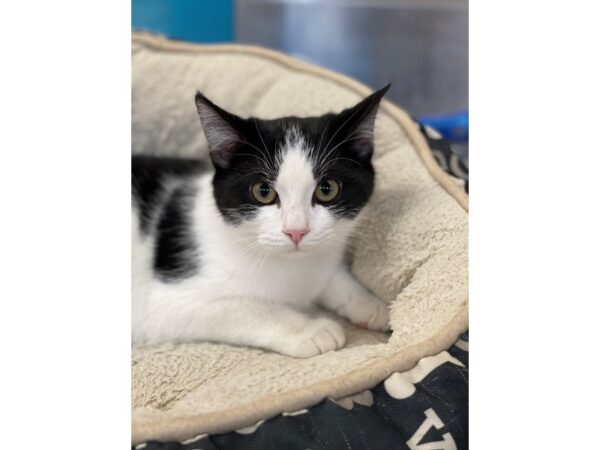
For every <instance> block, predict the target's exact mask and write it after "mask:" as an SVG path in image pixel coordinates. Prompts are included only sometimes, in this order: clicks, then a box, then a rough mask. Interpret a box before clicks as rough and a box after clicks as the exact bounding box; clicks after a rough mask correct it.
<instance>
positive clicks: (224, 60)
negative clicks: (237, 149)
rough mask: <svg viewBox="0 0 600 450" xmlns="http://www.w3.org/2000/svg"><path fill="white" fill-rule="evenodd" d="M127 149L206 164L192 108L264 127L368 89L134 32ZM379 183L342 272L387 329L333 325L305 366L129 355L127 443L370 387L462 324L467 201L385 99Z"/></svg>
mask: <svg viewBox="0 0 600 450" xmlns="http://www.w3.org/2000/svg"><path fill="white" fill-rule="evenodd" d="M132 52H133V56H132V62H133V68H132V78H133V80H132V85H133V93H132V122H133V131H132V145H133V152H134V153H146V154H162V155H172V156H197V157H206V152H207V150H206V142H205V139H204V136H203V133H202V128H201V126H200V123H199V120H198V118H197V114H196V111H195V106H194V101H193V97H194V93H195V92H196V90H200V91H202V92H203V93H205V94H206V95H207V96H208V97H209V98H211V99H212V100H214V101H215V102H216V103H217V104H219V105H221V106H223V107H224V108H226V109H228V110H230V111H232V112H234V113H236V114H239V115H246V116H248V115H253V116H257V117H261V118H266V119H268V118H275V117H278V116H284V115H300V116H301V115H318V114H322V113H325V112H328V111H339V110H341V109H343V108H345V107H347V106H350V105H352V104H354V103H356V102H357V101H358V100H359V99H361V98H362V97H364V96H366V95H367V94H369V93H370V92H371V91H370V90H369V89H368V88H366V87H365V86H363V85H361V84H360V83H358V82H356V81H353V80H351V79H349V78H347V77H344V76H342V75H339V74H337V73H334V72H331V71H328V70H325V69H322V68H318V67H315V66H311V65H308V64H305V63H302V62H299V61H298V60H295V59H292V58H289V57H287V56H284V55H282V54H280V53H277V52H273V51H269V50H266V49H262V48H256V47H249V46H240V45H217V46H200V45H193V44H187V43H180V42H172V41H167V40H165V39H162V38H159V37H155V36H150V35H145V34H134V37H133V43H132ZM373 164H374V167H375V170H376V188H375V191H374V194H373V197H372V199H371V201H370V202H369V205H368V206H367V208H366V210H365V217H364V220H363V222H362V223H361V226H360V228H359V232H358V233H357V234H356V237H355V238H354V240H353V242H352V243H351V244H352V245H351V248H352V252H351V269H352V272H353V273H354V274H355V276H356V277H357V278H358V279H359V280H360V281H361V282H362V283H363V284H365V285H366V286H367V287H368V288H369V289H371V290H372V291H373V292H374V293H375V294H376V295H378V296H379V297H380V298H381V299H383V300H385V301H387V302H389V303H390V311H391V313H390V316H391V321H390V324H391V328H392V333H391V335H390V334H383V333H377V332H372V331H367V330H363V329H361V328H358V327H355V326H353V325H351V324H349V323H346V322H343V320H342V319H339V320H340V322H341V323H343V325H344V327H345V329H346V334H347V343H346V346H345V347H344V348H342V349H340V350H338V351H335V352H330V353H326V354H323V355H319V356H317V357H314V358H309V359H294V358H290V357H286V356H283V355H279V354H275V353H271V352H266V351H262V350H258V349H250V348H242V347H233V346H228V345H224V344H215V343H189V344H179V345H173V344H163V345H160V346H146V347H136V348H133V350H132V408H133V410H132V420H133V424H132V439H133V442H134V444H135V443H141V442H146V441H149V440H159V441H185V440H187V439H191V438H193V437H194V436H196V435H199V434H202V433H219V432H225V431H230V430H234V429H240V428H244V427H248V426H252V425H254V424H256V423H257V422H259V421H261V420H264V419H267V418H269V417H272V416H275V415H277V414H280V413H293V412H294V411H297V410H300V409H303V408H306V407H308V406H311V405H315V404H317V403H319V402H320V401H321V400H323V399H324V398H333V399H337V398H342V397H346V396H349V395H352V394H355V393H358V392H361V391H363V390H365V389H368V388H371V387H373V386H375V385H376V384H378V383H379V382H381V381H382V380H384V379H386V378H387V377H389V376H390V375H391V374H392V373H394V372H398V371H405V370H408V369H411V368H412V367H414V366H415V364H416V363H417V361H418V360H419V359H421V358H423V357H426V356H429V355H434V354H436V353H438V352H440V351H442V350H444V349H446V348H448V347H450V345H451V344H452V343H453V342H454V341H455V340H456V339H457V337H458V336H459V335H460V334H461V333H462V332H464V331H465V330H466V329H467V322H468V319H467V317H468V316H467V294H468V293H467V269H468V260H467V258H468V251H467V235H468V214H467V212H466V210H467V203H468V200H467V195H466V194H465V193H464V191H463V190H462V188H461V187H460V186H459V185H458V184H456V183H455V181H454V180H452V179H451V178H450V177H449V176H448V175H447V174H445V173H444V171H443V170H442V169H441V168H440V167H439V166H438V165H437V164H436V162H435V160H434V158H433V157H432V155H431V153H430V152H429V149H428V147H427V143H426V140H425V138H424V136H423V135H422V134H421V133H420V132H419V129H418V125H417V124H415V123H414V122H413V121H412V120H411V119H410V117H409V116H408V115H407V114H406V113H405V112H404V111H402V110H401V109H399V108H397V107H396V106H394V105H393V104H391V103H390V102H388V101H383V102H382V104H381V107H380V110H379V114H378V117H377V120H376V126H375V154H374V160H373Z"/></svg>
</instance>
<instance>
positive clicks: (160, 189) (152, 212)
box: [131, 156, 210, 233]
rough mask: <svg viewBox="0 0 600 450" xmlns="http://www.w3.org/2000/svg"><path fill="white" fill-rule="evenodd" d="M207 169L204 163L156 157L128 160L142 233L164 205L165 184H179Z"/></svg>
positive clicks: (134, 157) (147, 229)
mask: <svg viewBox="0 0 600 450" xmlns="http://www.w3.org/2000/svg"><path fill="white" fill-rule="evenodd" d="M209 169H210V166H209V164H207V163H206V162H204V161H200V160H195V159H183V158H163V157H156V156H133V157H132V158H131V190H132V192H131V193H132V196H133V202H134V203H135V205H136V206H137V207H138V208H139V209H140V226H141V229H142V231H143V232H144V233H147V232H148V231H149V227H150V224H151V223H152V221H153V220H154V219H155V218H156V217H155V216H156V213H157V211H158V210H159V209H160V207H161V206H162V204H163V203H164V201H165V199H164V196H165V190H166V187H167V185H168V184H169V182H180V181H181V180H182V179H186V178H190V177H194V176H196V175H198V174H200V173H202V172H206V171H208V170H209Z"/></svg>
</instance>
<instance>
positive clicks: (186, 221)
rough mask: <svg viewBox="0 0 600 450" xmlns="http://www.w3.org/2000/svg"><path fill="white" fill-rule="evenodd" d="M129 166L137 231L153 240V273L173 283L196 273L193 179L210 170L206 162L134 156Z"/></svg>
mask: <svg viewBox="0 0 600 450" xmlns="http://www.w3.org/2000/svg"><path fill="white" fill-rule="evenodd" d="M131 168H132V170H131V175H132V194H133V201H134V203H135V204H136V206H137V207H138V211H139V219H140V231H141V232H142V234H143V235H145V236H149V238H151V239H153V241H154V243H153V244H154V271H155V275H156V276H157V277H158V278H160V279H161V280H163V281H166V282H174V281H179V280H182V279H184V278H187V277H190V276H192V275H194V274H196V273H198V271H199V269H200V263H199V258H198V257H197V256H198V250H199V243H198V239H197V236H195V235H194V233H193V231H192V228H191V225H192V224H191V220H192V219H191V213H192V210H193V201H194V198H195V195H196V187H195V184H194V180H195V179H196V177H197V176H198V175H199V174H200V173H203V172H206V171H207V170H208V169H209V166H208V164H206V163H204V162H201V161H198V160H191V159H178V158H159V157H152V156H134V157H133V158H132V162H131Z"/></svg>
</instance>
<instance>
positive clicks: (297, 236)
mask: <svg viewBox="0 0 600 450" xmlns="http://www.w3.org/2000/svg"><path fill="white" fill-rule="evenodd" d="M283 232H284V233H285V234H287V235H288V236H289V238H290V239H291V240H292V242H293V243H294V244H295V245H296V247H298V244H299V243H300V241H301V240H302V238H303V237H304V235H305V234H306V233H308V230H307V229H301V230H283Z"/></svg>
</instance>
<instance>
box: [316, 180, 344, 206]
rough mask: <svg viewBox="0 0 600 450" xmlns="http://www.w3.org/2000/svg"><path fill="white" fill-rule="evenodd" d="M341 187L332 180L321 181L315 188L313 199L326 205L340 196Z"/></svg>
mask: <svg viewBox="0 0 600 450" xmlns="http://www.w3.org/2000/svg"><path fill="white" fill-rule="evenodd" d="M340 191H341V186H340V184H339V183H338V182H337V181H335V180H334V179H332V178H330V179H328V180H324V181H321V182H320V183H319V184H318V185H317V187H316V188H315V198H316V199H317V200H318V201H320V202H322V203H327V202H330V201H332V200H335V199H336V198H337V196H338V195H340Z"/></svg>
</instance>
